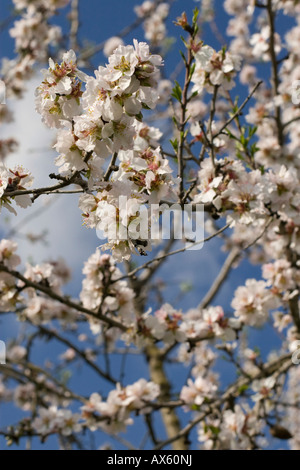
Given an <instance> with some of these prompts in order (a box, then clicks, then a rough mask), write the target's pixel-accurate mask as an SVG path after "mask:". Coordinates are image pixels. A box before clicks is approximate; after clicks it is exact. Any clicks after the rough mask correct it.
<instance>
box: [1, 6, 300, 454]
mask: <svg viewBox="0 0 300 470" xmlns="http://www.w3.org/2000/svg"><path fill="white" fill-rule="evenodd" d="M12 3H13V8H14V10H13V18H12V19H11V18H9V19H8V21H4V22H3V23H2V25H1V28H6V27H7V25H9V28H10V29H9V33H10V36H11V37H12V38H14V40H15V58H13V59H4V60H3V63H2V69H1V78H2V89H3V90H4V88H5V94H6V98H7V103H5V100H4V96H2V103H3V104H2V105H1V106H0V118H1V125H3V124H4V123H5V122H7V121H8V120H11V119H13V118H14V117H13V114H12V112H11V110H10V107H11V103H12V99H13V98H19V99H22V97H23V95H24V92H25V89H26V82H28V81H29V80H30V79H31V78H32V76H33V75H34V74H35V75H37V76H39V77H40V85H39V86H38V88H37V89H36V97H35V100H36V111H37V112H38V113H39V114H40V117H41V120H42V121H43V123H44V124H45V126H47V127H48V128H51V129H52V132H53V130H54V132H55V139H56V140H55V145H54V149H55V154H56V158H55V161H54V163H53V173H51V174H50V178H51V179H52V180H53V181H52V184H51V183H50V184H49V185H48V186H47V187H36V186H34V183H33V182H34V167H32V168H31V171H29V170H27V169H25V168H24V167H23V166H21V163H22V162H20V165H19V166H15V167H13V166H11V164H10V157H9V153H11V152H14V150H15V148H16V146H17V144H18V142H17V138H18V132H17V130H16V135H15V136H12V137H11V136H5V138H2V137H1V140H0V210H1V218H2V222H1V235H2V236H3V238H2V239H1V241H0V310H1V315H2V316H3V320H2V321H3V322H4V321H7V318H8V317H13V319H14V320H15V321H16V320H17V321H19V322H21V327H22V334H20V335H18V338H14V339H13V341H12V342H11V343H9V344H8V345H7V351H6V364H2V365H1V366H0V371H1V381H0V398H1V402H4V403H5V406H9V402H13V403H14V405H15V406H16V407H17V408H18V411H16V410H15V409H14V411H13V412H12V414H11V417H12V419H11V422H10V425H8V426H5V427H1V430H0V433H1V436H4V437H5V438H6V440H7V444H8V445H12V444H13V445H20V446H22V445H24V442H26V443H27V446H30V445H35V446H37V442H41V443H42V444H44V443H47V442H49V439H50V441H51V439H53V437H54V436H55V440H52V441H51V442H52V443H55V444H53V445H55V446H58V445H59V446H60V447H61V448H63V449H71V448H76V447H78V448H87V449H91V448H93V445H94V444H93V439H94V438H95V436H96V439H97V446H101V448H110V447H111V446H114V445H115V440H117V441H118V442H119V445H121V447H122V448H124V447H126V448H136V449H138V448H148V449H168V448H173V449H176V450H186V449H189V448H192V449H196V448H199V447H200V448H203V449H208V450H210V449H233V450H237V449H248V450H250V449H260V448H280V447H286V444H282V442H281V441H280V440H287V441H288V445H289V446H290V448H292V449H299V448H300V434H299V430H298V422H299V420H300V413H299V391H298V388H299V384H300V370H299V368H298V367H297V364H298V363H299V360H298V356H297V352H298V346H299V344H300V343H299V341H298V340H300V316H299V284H300V272H299V262H300V261H299V260H300V249H299V246H300V244H299V237H300V232H299V228H300V191H299V176H300V160H299V154H298V152H299V151H300V133H299V124H298V121H299V119H300V108H299V103H300V100H299V96H298V92H297V91H298V87H299V84H300V56H299V47H298V44H299V36H300V26H299V23H300V2H299V1H298V0H258V1H252V0H225V1H224V2H216V3H222V8H223V7H224V9H225V12H226V14H227V15H229V17H230V18H229V21H228V25H227V26H226V27H225V25H224V18H223V24H222V26H223V28H222V31H220V30H219V28H218V23H217V22H216V21H215V7H214V4H213V0H202V1H201V2H199V5H200V14H199V11H198V9H197V8H196V9H195V10H194V12H193V13H192V12H187V13H182V14H181V16H179V17H177V19H176V18H174V17H172V8H171V7H172V6H173V2H172V1H171V0H169V1H166V0H165V1H161V0H156V1H155V0H153V1H148V0H147V1H144V2H143V3H141V4H139V5H136V6H135V7H134V12H135V15H136V19H135V20H134V22H133V23H132V24H131V25H130V26H126V27H125V28H124V30H122V31H121V32H120V33H119V35H118V36H114V37H111V38H109V39H108V40H107V41H104V42H103V43H101V44H98V45H97V44H96V45H94V44H90V43H85V42H84V41H83V40H82V38H81V36H80V29H79V26H80V2H79V0H51V1H50V0H47V1H46V0H13V2H12ZM178 3H179V4H180V3H181V2H178ZM218 6H219V5H218ZM170 8H171V9H170ZM57 13H60V15H64V14H66V15H67V17H68V18H69V20H70V29H69V30H68V31H67V26H66V25H64V27H63V28H61V27H59V26H57V25H56V24H55V21H56V18H59V17H58V16H57ZM226 18H227V16H226ZM282 18H284V19H285V24H287V22H288V23H289V26H288V27H287V28H286V30H283V28H282V27H280V21H277V20H278V19H279V20H280V19H282ZM295 19H296V22H295ZM12 20H13V21H14V24H13V26H11V25H10V21H12ZM170 20H176V21H175V24H176V26H177V30H178V35H179V34H182V35H183V36H182V41H183V42H182V47H181V49H182V51H181V58H180V61H179V63H178V64H177V66H176V67H174V70H173V72H172V76H171V77H167V76H166V73H165V71H164V67H165V66H164V62H165V63H166V62H167V61H168V54H169V53H170V51H171V50H172V47H174V46H172V41H171V40H170V38H168V36H167V34H168V32H167V26H168V24H169V23H168V21H170ZM256 25H258V26H259V28H258V29H259V31H258V32H257V28H256ZM140 26H142V27H143V30H144V38H140V40H137V39H134V40H133V43H132V41H127V38H128V35H130V34H131V33H132V32H134V31H135V28H138V27H140ZM64 28H65V30H64ZM209 28H211V30H212V31H213V34H214V36H215V37H216V38H217V39H216V41H219V42H221V44H220V47H219V48H216V47H212V45H211V44H210V43H208V41H206V39H205V34H204V33H205V31H207V30H209ZM225 31H226V37H225V38H223V34H224V32H225ZM139 34H140V33H139ZM208 36H211V34H209V35H208ZM232 37H233V39H232ZM144 41H146V42H144ZM176 44H177V43H176ZM176 47H177V46H176ZM99 51H103V53H104V55H105V56H106V57H107V60H106V63H105V62H102V63H101V65H99V63H98V64H97V67H96V70H95V71H94V68H95V67H94V66H93V62H92V61H93V58H94V57H95V56H96V54H98V52H99ZM178 56H179V55H178ZM47 62H48V66H47V68H46V69H43V70H42V71H40V68H41V66H43V67H45V64H47ZM237 93H239V95H241V93H243V94H244V97H241V98H239V97H237ZM161 130H163V131H164V132H162V131H161ZM53 194H55V195H59V197H60V198H68V197H70V194H73V195H75V196H72V197H76V198H77V199H78V204H79V208H80V210H81V212H82V217H83V223H84V224H85V226H86V227H87V229H90V230H94V231H97V234H98V237H99V238H101V239H105V243H104V242H103V241H100V240H99V243H98V245H99V247H98V248H97V249H94V250H93V251H91V253H90V257H89V258H88V259H87V260H86V262H85V264H84V267H83V280H82V288H81V291H80V292H78V293H77V296H75V295H72V296H70V295H67V293H66V292H67V291H66V287H65V284H66V283H67V282H68V280H69V277H70V270H69V268H68V267H67V264H65V262H64V261H62V260H61V259H59V260H54V261H53V260H51V259H50V261H45V262H44V263H39V264H34V263H27V264H25V261H26V260H21V259H20V257H19V255H18V246H17V243H16V242H15V238H16V237H17V235H18V231H17V230H9V228H7V226H6V224H7V222H6V215H7V211H9V212H11V213H13V214H16V215H18V216H19V214H20V213H21V212H22V211H23V209H24V210H25V211H26V209H27V208H28V207H30V206H32V205H34V204H35V202H36V201H37V200H40V199H42V198H43V197H46V196H45V195H53ZM174 204H176V207H177V211H179V212H180V211H182V212H183V211H184V209H185V207H186V206H187V205H188V206H189V207H190V208H191V211H192V212H191V214H194V215H195V214H196V213H197V211H198V209H199V208H200V209H201V210H203V211H204V212H205V231H206V234H205V235H204V238H203V240H200V241H199V240H196V241H195V240H189V239H188V237H187V236H186V237H185V239H184V237H183V239H182V242H183V243H184V244H181V242H179V241H178V240H177V239H176V238H178V237H176V236H175V234H174V231H172V230H170V236H169V237H168V238H169V239H168V240H164V239H163V238H164V237H162V235H161V234H160V235H161V237H160V239H158V240H157V239H153V237H151V235H150V232H151V227H153V225H154V224H156V223H157V221H159V220H160V218H161V217H163V216H164V214H165V213H167V212H168V209H169V207H170V206H171V207H173V205H174ZM150 208H151V212H150V210H149V209H150ZM153 208H154V210H152V209H153ZM45 210H46V209H45ZM145 213H146V216H145ZM143 214H144V215H143ZM142 215H143V217H142ZM35 217H36V218H38V217H39V213H38V212H36V213H35ZM60 217H64V214H58V215H57V218H58V221H59V218H60ZM192 217H193V215H192ZM170 220H171V219H170ZM143 223H144V224H143ZM142 225H144V226H145V225H146V228H147V230H141V226H142ZM144 228H145V227H144ZM5 234H9V236H6V235H5ZM151 234H152V232H151ZM67 236H68V234H66V237H67ZM32 238H33V241H36V240H35V239H34V236H32ZM37 238H38V237H37ZM158 238H159V237H158ZM212 239H218V240H219V244H218V246H219V247H220V250H223V251H226V252H227V255H226V259H225V262H224V264H223V266H220V269H219V273H218V275H217V277H216V278H215V279H214V280H213V282H212V285H211V287H210V288H209V290H208V292H207V293H206V294H205V295H204V296H202V295H201V294H202V293H200V294H199V300H198V303H197V304H195V305H194V308H191V309H188V308H187V309H184V308H183V309H180V308H179V307H178V301H177V300H176V298H175V300H174V302H173V303H172V305H171V303H166V302H165V299H164V295H163V291H162V288H161V281H159V279H158V278H157V276H156V274H157V272H159V270H160V268H161V267H162V265H163V264H167V262H168V261H169V260H170V259H173V258H174V257H176V256H178V255H179V253H181V252H184V251H186V250H188V249H193V256H194V257H198V258H199V266H200V265H201V251H197V250H196V248H197V245H201V246H202V244H203V243H204V246H206V244H208V246H209V244H210V240H212ZM79 249H80V247H74V256H76V251H78V250H79ZM146 256H147V258H145V257H146ZM49 258H51V253H49ZM246 260H249V261H250V262H251V263H253V264H255V265H258V266H259V265H261V269H259V271H257V272H259V273H260V274H259V275H258V276H257V278H248V279H247V280H246V281H245V283H242V285H240V286H239V287H238V288H237V289H233V291H232V292H231V294H230V295H231V306H230V308H228V307H227V306H226V305H225V303H224V305H218V304H215V303H214V300H215V298H216V296H217V295H218V293H219V291H221V289H222V286H223V284H224V283H225V281H226V279H227V278H228V276H229V275H230V273H231V270H232V268H238V269H239V270H240V271H241V272H244V269H245V268H244V266H245V262H246ZM67 261H68V260H66V262H67ZM145 261H146V262H145ZM193 274H194V275H195V276H197V273H193ZM179 287H180V286H176V287H175V289H176V290H178V288H179ZM184 289H185V290H187V291H188V288H187V286H185V288H183V290H184ZM183 294H184V292H183ZM201 297H202V298H201ZM218 299H219V297H218ZM266 325H268V327H266ZM268 328H269V329H268ZM270 329H272V330H273V331H275V332H276V335H277V339H278V338H279V340H280V346H279V347H278V348H277V349H276V351H274V350H272V351H271V350H270V351H269V352H270V354H261V353H260V349H259V348H260V347H261V346H262V345H263V344H265V343H266V342H268V334H270ZM253 331H256V334H255V341H256V346H257V347H250V345H249V341H248V339H249V335H250V336H251V334H252V332H253ZM40 339H42V340H44V341H45V342H47V344H48V352H47V355H46V356H45V357H43V358H42V360H41V358H40V357H38V358H37V357H36V355H35V354H34V351H36V350H38V348H39V344H40ZM52 344H61V345H63V347H64V348H65V351H64V353H63V354H59V355H58V356H57V355H56V348H55V346H52V347H51V345H52ZM117 357H121V358H122V360H121V368H120V373H119V368H118V370H117V372H116V364H117V362H116V358H117ZM140 357H142V358H144V362H143V370H142V371H141V370H138V371H137V377H138V378H137V380H134V381H130V379H129V377H130V376H131V372H130V371H131V370H132V369H134V367H135V364H136V361H137V358H140ZM46 359H47V360H46ZM79 361H80V363H81V366H84V370H85V369H91V371H92V373H93V374H94V375H93V380H90V381H89V380H86V383H84V386H83V385H82V383H80V386H79V382H81V380H80V375H79V376H78V378H77V380H74V379H73V377H72V380H71V379H70V377H69V375H68V374H70V373H72V374H73V376H75V377H76V375H78V374H79V372H78V369H77V367H76V366H77V364H78V363H79ZM228 363H229V364H230V365H231V367H232V370H234V373H233V374H231V375H230V378H229V377H228V375H226V374H223V373H222V367H223V365H224V364H228ZM174 371H175V372H174ZM95 377H96V379H95ZM130 428H133V429H136V430H137V432H135V434H130ZM126 430H127V431H128V433H129V434H130V438H129V439H127V438H126V439H125V438H124V432H125V431H126ZM37 439H38V441H37Z"/></svg>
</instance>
